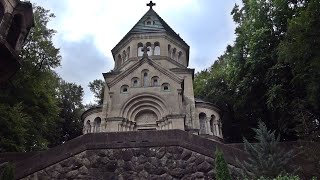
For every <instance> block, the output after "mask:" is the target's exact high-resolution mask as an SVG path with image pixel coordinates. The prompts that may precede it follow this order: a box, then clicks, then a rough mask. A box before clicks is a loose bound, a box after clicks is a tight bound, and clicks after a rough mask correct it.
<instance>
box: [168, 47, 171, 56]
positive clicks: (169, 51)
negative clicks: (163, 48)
mask: <svg viewBox="0 0 320 180" xmlns="http://www.w3.org/2000/svg"><path fill="white" fill-rule="evenodd" d="M168 56H169V57H171V45H170V44H168Z"/></svg>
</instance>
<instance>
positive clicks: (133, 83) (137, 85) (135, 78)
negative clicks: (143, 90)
mask: <svg viewBox="0 0 320 180" xmlns="http://www.w3.org/2000/svg"><path fill="white" fill-rule="evenodd" d="M131 83H132V84H131V86H132V87H139V78H137V77H134V78H132V80H131Z"/></svg>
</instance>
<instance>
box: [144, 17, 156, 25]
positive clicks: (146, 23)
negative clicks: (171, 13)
mask: <svg viewBox="0 0 320 180" xmlns="http://www.w3.org/2000/svg"><path fill="white" fill-rule="evenodd" d="M144 24H145V25H147V26H152V25H154V21H153V20H152V19H151V18H150V17H149V18H148V19H147V20H146V21H145V22H144Z"/></svg>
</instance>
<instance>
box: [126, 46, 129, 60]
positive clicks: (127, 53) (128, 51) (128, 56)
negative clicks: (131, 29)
mask: <svg viewBox="0 0 320 180" xmlns="http://www.w3.org/2000/svg"><path fill="white" fill-rule="evenodd" d="M129 58H130V46H129V47H128V48H127V60H128V59H129Z"/></svg>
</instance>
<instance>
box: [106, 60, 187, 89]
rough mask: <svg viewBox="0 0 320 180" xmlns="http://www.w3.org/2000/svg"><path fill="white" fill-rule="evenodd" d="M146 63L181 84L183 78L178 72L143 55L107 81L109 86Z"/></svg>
mask: <svg viewBox="0 0 320 180" xmlns="http://www.w3.org/2000/svg"><path fill="white" fill-rule="evenodd" d="M144 64H147V65H148V67H151V68H153V69H154V70H156V71H158V72H160V73H161V74H163V75H165V76H167V77H168V78H169V79H171V80H173V81H175V82H177V83H179V84H181V83H182V82H183V78H181V77H179V76H177V75H176V74H174V73H173V72H171V71H170V70H167V69H165V68H164V67H162V66H161V65H159V64H158V63H156V62H153V61H152V60H150V59H149V58H148V57H143V58H142V59H141V60H139V61H137V62H136V63H134V64H133V65H132V66H131V67H129V68H128V69H127V70H125V71H122V72H121V73H120V74H118V76H117V77H115V78H114V79H112V80H111V81H110V82H107V85H108V87H109V88H110V87H112V86H114V85H115V84H117V83H118V82H120V81H121V80H122V79H124V78H126V77H127V76H129V75H130V74H132V73H133V72H134V71H135V70H137V69H138V68H140V67H141V66H142V65H144Z"/></svg>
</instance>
